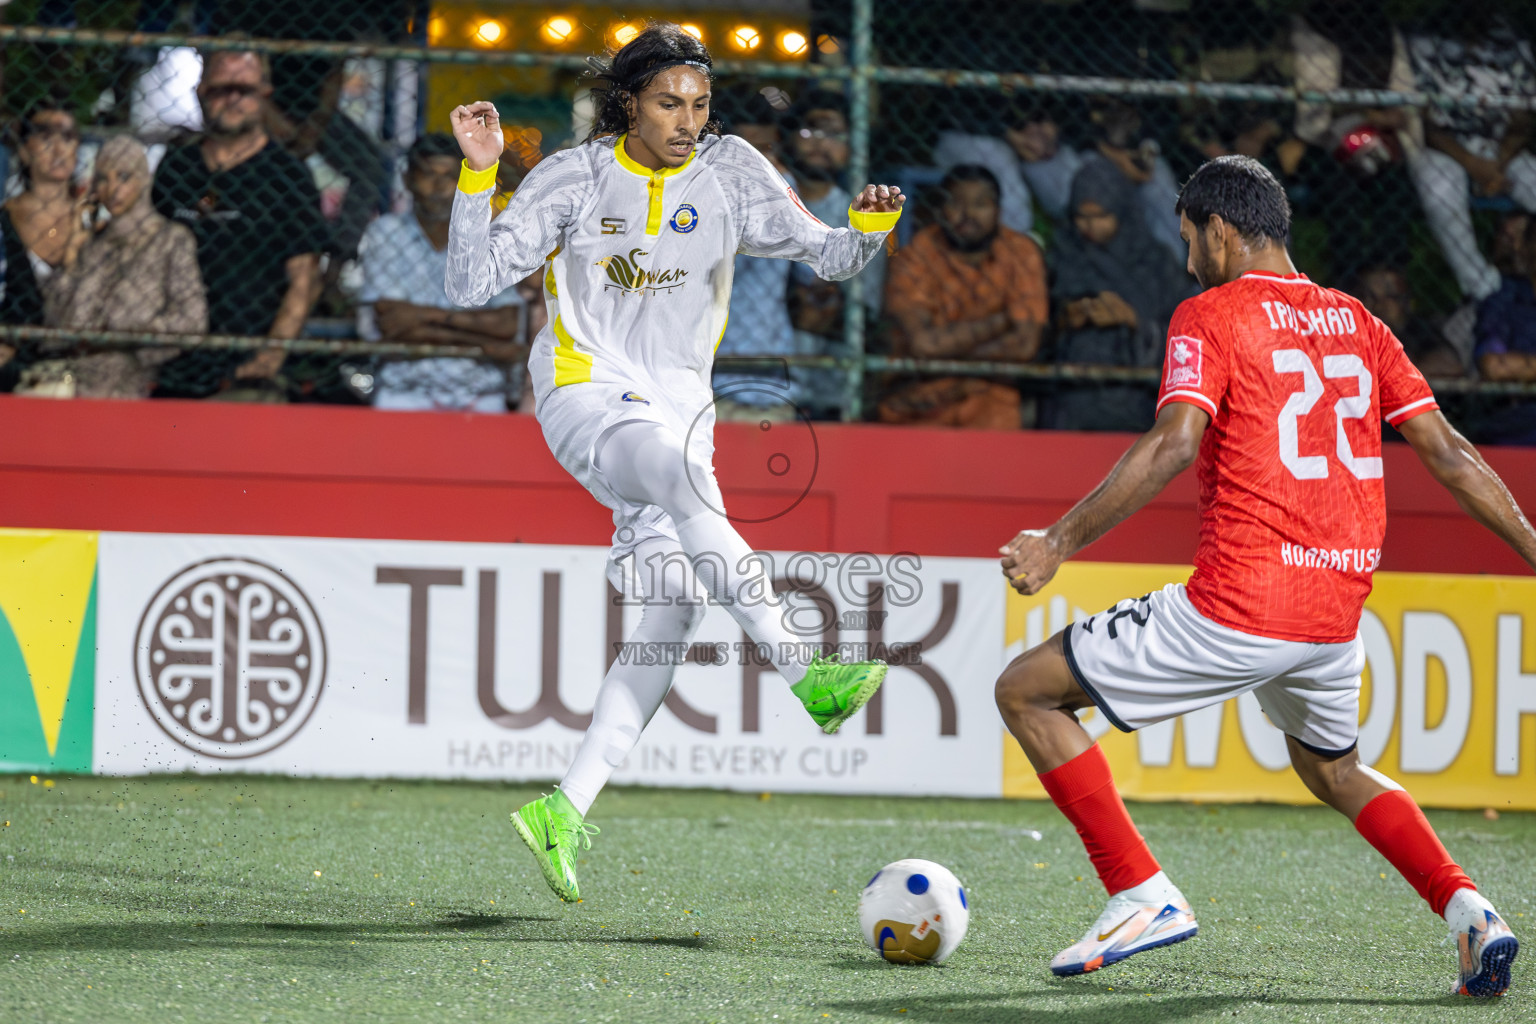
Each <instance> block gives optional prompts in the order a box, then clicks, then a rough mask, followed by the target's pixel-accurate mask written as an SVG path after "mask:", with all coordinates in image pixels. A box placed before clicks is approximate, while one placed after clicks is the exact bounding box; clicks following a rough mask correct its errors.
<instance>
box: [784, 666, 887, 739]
mask: <svg viewBox="0 0 1536 1024" xmlns="http://www.w3.org/2000/svg"><path fill="white" fill-rule="evenodd" d="M887 668H889V666H888V665H886V663H885V662H883V661H855V662H851V663H849V664H847V665H844V664H842V663H841V662H839V661H838V660H837V655H835V654H834V655H832V656H831V657H830V658H823V657H822V656H821V655H819V654H818V655H817V656H816V657H815V658H813V659H811V664H810V667H809V668H807V669H806V670H805V678H804V679H802V680H800V681H799V682H798V683H796V684H795V685H794V686H791V687H790V688H789V689H790V692H792V693H793V694H794V695H795V696H796V697H799V698H800V703H802V704H804V705H805V710H806V711H808V712H810V715H811V718H813V719H815V721H816V724H817V725H819V726H821V731H822V732H824V733H828V734H831V733H834V732H837V729H838V726H840V725H842V724H843V723H844V722H846V721H848V719H849V718H852V717H853V715H854V713H855V712H856V711H858V710H859V708H861V707H863V706H864V705H865V704H867V703H869V698H871V697H873V696H874V695H875V691H876V690H878V689H880V684H881V683H883V682H884V681H885V672H886V669H887Z"/></svg>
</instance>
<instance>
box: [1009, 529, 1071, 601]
mask: <svg viewBox="0 0 1536 1024" xmlns="http://www.w3.org/2000/svg"><path fill="white" fill-rule="evenodd" d="M997 550H998V552H999V553H1000V554H1001V555H1002V556H1003V575H1004V576H1006V577H1008V585H1009V586H1011V587H1013V589H1014V590H1017V591H1018V592H1019V593H1021V594H1026V595H1028V594H1038V593H1039V592H1040V590H1041V588H1042V587H1044V586H1045V585H1046V584H1047V583H1049V582H1051V577H1053V576H1055V575H1056V570H1057V569H1059V568H1060V567H1061V555H1060V554H1059V553H1058V552H1057V550H1056V545H1055V544H1054V543H1053V542H1052V541H1051V539H1050V537H1049V536H1048V535H1047V531H1045V530H1020V531H1019V534H1018V536H1016V537H1014V538H1013V540H1011V541H1009V542H1008V543H1007V544H1005V545H1003V546H1002V547H1000V548H998V549H997Z"/></svg>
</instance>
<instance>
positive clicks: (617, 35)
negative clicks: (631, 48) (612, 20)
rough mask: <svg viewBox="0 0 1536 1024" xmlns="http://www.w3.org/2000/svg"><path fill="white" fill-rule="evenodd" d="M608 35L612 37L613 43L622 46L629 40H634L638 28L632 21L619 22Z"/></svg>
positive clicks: (638, 31)
mask: <svg viewBox="0 0 1536 1024" xmlns="http://www.w3.org/2000/svg"><path fill="white" fill-rule="evenodd" d="M609 34H610V35H612V36H613V41H614V42H615V43H617V44H618V45H619V46H624V45H626V44H627V43H628V42H629V41H630V40H631V39H633V38H635V36H637V35H639V34H640V26H639V25H636V24H635V23H634V22H632V21H621V22H619V23H618V24H617V25H615V26H613V28H612V29H611V30H610V32H609Z"/></svg>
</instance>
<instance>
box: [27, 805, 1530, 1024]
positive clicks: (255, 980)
mask: <svg viewBox="0 0 1536 1024" xmlns="http://www.w3.org/2000/svg"><path fill="white" fill-rule="evenodd" d="M534 792H535V790H533V789H531V788H527V787H502V786H491V785H480V784H469V783H414V782H407V783H400V782H370V781H308V780H285V779H270V778H239V777H235V778H222V779H213V778H192V777H171V778H155V779H134V780H125V779H101V778H63V779H58V780H57V781H56V784H55V785H54V786H53V787H51V788H48V787H45V786H44V785H43V784H42V781H39V782H38V783H36V784H34V783H32V782H30V781H29V780H28V779H27V778H26V777H25V776H22V777H15V776H7V777H0V819H4V820H5V821H7V822H8V824H7V825H5V826H3V827H0V1021H4V1022H5V1024H22V1022H33V1021H47V1022H68V1021H88V1022H93V1024H94V1022H105V1024H119V1022H121V1024H137V1022H155V1024H164V1022H176V1021H187V1022H196V1024H212V1022H219V1021H241V1022H246V1021H250V1022H255V1021H319V1020H337V1021H386V1020H388V1021H418V1020H419V1021H432V1022H439V1021H461V1020H462V1021H559V1022H576V1021H599V1020H613V1021H626V1022H629V1021H635V1022H645V1021H668V1022H675V1021H771V1020H780V1021H822V1020H833V1021H867V1020H890V1021H1007V1022H1010V1024H1032V1022H1046V1021H1049V1022H1051V1024H1090V1022H1108V1021H1205V1020H1234V1019H1235V1020H1243V1021H1285V1022H1289V1021H1326V1022H1328V1024H1341V1022H1349V1021H1382V1020H1390V1021H1391V1022H1392V1024H1405V1022H1410V1021H1460V1020H1469V1021H1470V1020H1477V1021H1480V1022H1481V1021H1513V1020H1531V1019H1536V996H1533V993H1536V957H1533V956H1531V954H1530V953H1529V952H1528V953H1527V956H1526V958H1525V959H1524V961H1522V962H1520V963H1517V964H1516V970H1515V985H1514V987H1513V989H1512V991H1511V994H1510V995H1509V996H1507V997H1506V998H1505V999H1503V1000H1501V1001H1498V1002H1496V1003H1493V1004H1491V1005H1490V1004H1487V1003H1476V1002H1474V1001H1471V1000H1465V999H1453V998H1452V997H1450V996H1449V995H1448V994H1447V992H1448V990H1449V986H1450V983H1451V980H1452V976H1453V973H1454V961H1455V956H1454V951H1453V948H1452V947H1450V946H1447V945H1443V944H1442V941H1443V939H1444V931H1443V926H1442V924H1441V922H1440V921H1439V920H1438V919H1437V918H1435V917H1434V916H1433V915H1431V914H1430V912H1429V911H1428V910H1427V909H1426V908H1425V907H1424V906H1423V905H1422V904H1421V903H1420V902H1419V901H1418V899H1417V898H1416V897H1415V896H1414V895H1413V893H1412V892H1411V891H1410V890H1409V888H1408V886H1407V885H1406V884H1405V883H1404V882H1403V881H1402V880H1401V879H1400V878H1398V877H1397V876H1396V875H1395V874H1394V873H1393V872H1392V870H1391V868H1390V867H1388V865H1387V864H1386V862H1385V861H1384V860H1382V859H1381V858H1380V857H1379V856H1377V855H1376V854H1375V853H1374V852H1373V851H1371V850H1370V849H1369V848H1368V847H1367V846H1366V845H1365V843H1364V842H1363V841H1362V840H1361V839H1360V838H1359V837H1358V836H1357V835H1356V834H1355V832H1354V831H1353V830H1352V829H1351V828H1349V827H1348V825H1347V824H1346V823H1345V822H1344V821H1343V820H1341V819H1340V818H1338V817H1337V816H1336V815H1335V814H1333V812H1331V811H1327V810H1324V809H1321V808H1283V807H1263V806H1251V807H1250V806H1245V807H1214V806H1203V807H1202V806H1190V805H1140V806H1137V807H1134V808H1133V812H1134V813H1135V815H1136V816H1137V818H1138V820H1139V822H1140V824H1141V828H1142V830H1143V832H1144V833H1145V834H1146V836H1147V838H1148V839H1149V840H1150V842H1151V844H1152V848H1153V850H1154V851H1155V852H1156V853H1157V854H1158V855H1159V856H1160V857H1161V859H1162V861H1163V864H1164V866H1165V867H1166V868H1167V869H1168V871H1169V872H1170V874H1172V875H1173V877H1174V879H1175V880H1176V881H1177V882H1179V883H1180V885H1181V886H1182V887H1183V889H1184V892H1185V893H1186V894H1187V895H1188V897H1189V899H1190V901H1191V903H1192V904H1193V905H1194V906H1195V909H1196V913H1197V914H1198V915H1199V918H1200V928H1201V930H1200V935H1199V937H1198V938H1196V939H1194V940H1193V941H1190V942H1186V943H1183V944H1182V945H1178V946H1174V947H1171V948H1168V949H1164V950H1157V951H1153V952H1149V953H1146V954H1143V955H1141V956H1138V957H1136V958H1134V959H1133V960H1131V961H1128V962H1127V963H1125V964H1122V965H1119V966H1116V967H1112V968H1107V969H1105V970H1102V971H1099V972H1097V973H1095V974H1091V975H1087V976H1084V977H1080V978H1072V979H1055V978H1053V977H1052V976H1051V975H1050V974H1049V972H1048V971H1047V969H1046V964H1047V962H1048V961H1049V959H1050V957H1051V956H1052V955H1053V954H1054V953H1055V952H1056V951H1057V950H1058V949H1060V948H1061V947H1063V946H1065V945H1067V944H1068V943H1070V942H1072V941H1073V940H1075V939H1076V938H1078V937H1079V935H1081V933H1082V932H1083V931H1084V930H1085V929H1086V928H1087V926H1088V925H1089V924H1090V923H1092V921H1093V919H1094V917H1095V916H1096V915H1097V914H1098V911H1099V910H1100V909H1101V905H1102V902H1103V899H1104V894H1103V891H1102V890H1101V889H1100V887H1099V885H1098V883H1097V882H1096V881H1095V880H1094V878H1093V876H1092V874H1091V872H1090V870H1089V866H1088V861H1087V858H1086V857H1085V856H1084V854H1083V853H1082V851H1081V848H1080V847H1079V845H1078V843H1077V840H1076V837H1075V835H1073V833H1072V831H1071V830H1070V828H1069V827H1068V826H1067V825H1066V823H1065V821H1064V820H1063V819H1062V818H1061V817H1060V815H1059V814H1057V812H1056V811H1055V810H1054V809H1053V808H1052V807H1050V806H1049V805H1045V804H1039V803H1021V802H1001V801H970V800H925V799H910V800H903V799H866V798H853V797H846V798H837V797H794V796H774V797H772V798H771V799H762V798H759V797H758V796H756V795H750V794H748V795H737V794H725V793H707V792H660V791H651V790H634V789H628V790H626V789H615V790H610V791H609V792H607V793H605V794H604V795H603V797H602V798H601V800H599V802H598V804H597V806H596V807H595V808H594V813H593V815H592V818H591V820H592V821H593V822H594V823H596V824H598V825H600V826H601V827H602V829H603V832H602V835H601V836H599V837H597V839H596V841H595V842H594V844H593V847H592V850H591V852H590V853H589V854H587V855H586V862H585V863H584V864H583V865H582V867H581V871H582V874H581V885H582V891H583V894H584V896H585V902H583V903H581V904H579V905H574V906H563V905H561V904H560V903H559V902H558V901H557V900H555V898H554V897H553V896H551V895H550V894H549V892H548V891H547V890H546V889H545V888H544V885H543V882H542V881H541V879H540V877H539V874H538V871H537V869H536V868H535V866H534V863H533V860H532V858H531V857H530V856H529V855H528V853H527V852H526V850H524V848H523V847H522V845H521V844H520V843H519V842H518V840H517V837H516V835H515V833H514V831H513V829H512V827H511V826H510V825H509V824H508V823H507V812H508V811H509V810H510V809H511V808H514V807H516V806H517V805H518V804H520V803H521V802H522V801H524V800H526V799H528V798H529V797H530V796H531V795H532V794H533V793H534ZM1430 817H1431V820H1432V821H1434V823H1435V825H1436V826H1437V827H1438V828H1439V829H1440V831H1441V835H1442V836H1443V837H1444V838H1445V840H1446V842H1447V844H1448V845H1449V846H1450V848H1451V850H1452V852H1453V853H1454V854H1455V855H1456V856H1457V857H1458V858H1459V859H1460V861H1461V863H1462V864H1463V865H1464V866H1465V867H1466V868H1467V870H1468V871H1469V872H1470V873H1471V874H1472V875H1473V877H1475V878H1476V879H1477V880H1478V881H1479V882H1480V883H1481V885H1482V887H1483V889H1484V891H1485V892H1487V893H1488V895H1489V896H1490V897H1491V898H1492V899H1493V900H1494V901H1495V903H1497V904H1498V905H1499V906H1500V907H1501V908H1502V909H1503V910H1504V912H1505V913H1506V914H1507V915H1508V916H1509V918H1510V921H1511V923H1512V924H1513V926H1514V927H1515V928H1516V930H1517V933H1519V932H1523V933H1525V934H1527V935H1530V934H1536V929H1530V928H1529V925H1536V906H1533V905H1532V904H1531V903H1530V902H1529V901H1530V900H1531V899H1532V898H1536V816H1532V815H1517V814H1506V815H1504V816H1503V817H1502V818H1500V819H1499V820H1496V821H1489V820H1485V819H1484V817H1483V816H1482V815H1481V814H1478V813H1460V812H1455V813H1451V812H1440V813H1432V814H1431V815H1430ZM1031 829H1038V830H1039V831H1040V833H1042V834H1043V838H1042V839H1039V840H1036V839H1035V838H1033V836H1032V834H1031V832H1030V830H1031ZM909 856H918V857H926V858H929V859H932V860H936V861H939V862H940V863H943V864H945V865H947V866H949V867H950V868H951V869H952V870H954V872H955V873H956V874H957V875H958V876H959V877H960V879H961V880H962V881H963V882H964V883H965V885H966V886H967V888H968V891H969V893H970V896H971V915H972V916H971V927H970V933H969V935H968V936H967V937H966V940H965V942H964V943H963V944H962V945H961V947H960V949H959V950H958V951H957V952H956V953H955V955H954V956H953V957H952V958H951V960H950V961H949V962H948V963H947V964H945V965H944V966H942V967H895V966H891V965H888V964H885V963H883V962H881V961H879V960H877V959H876V958H875V956H874V955H873V954H872V953H871V952H870V951H869V950H868V949H866V948H865V946H864V944H863V943H862V942H861V940H860V938H859V936H858V934H857V931H856V927H857V926H856V923H855V907H856V905H857V902H858V894H859V890H860V887H861V886H862V885H863V884H864V882H865V881H866V880H867V879H868V878H869V876H870V875H872V874H873V873H874V872H875V870H876V869H877V868H879V867H880V866H881V865H883V864H885V863H886V862H888V861H892V860H896V859H898V858H901V857H909ZM1383 875H1384V876H1385V877H1382V876H1383ZM22 911H25V913H22Z"/></svg>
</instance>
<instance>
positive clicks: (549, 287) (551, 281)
mask: <svg viewBox="0 0 1536 1024" xmlns="http://www.w3.org/2000/svg"><path fill="white" fill-rule="evenodd" d="M544 290H545V291H547V292H549V297H550V298H552V299H558V298H559V297H560V289H558V288H556V287H555V260H554V257H550V259H549V262H547V263H545V264H544Z"/></svg>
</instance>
